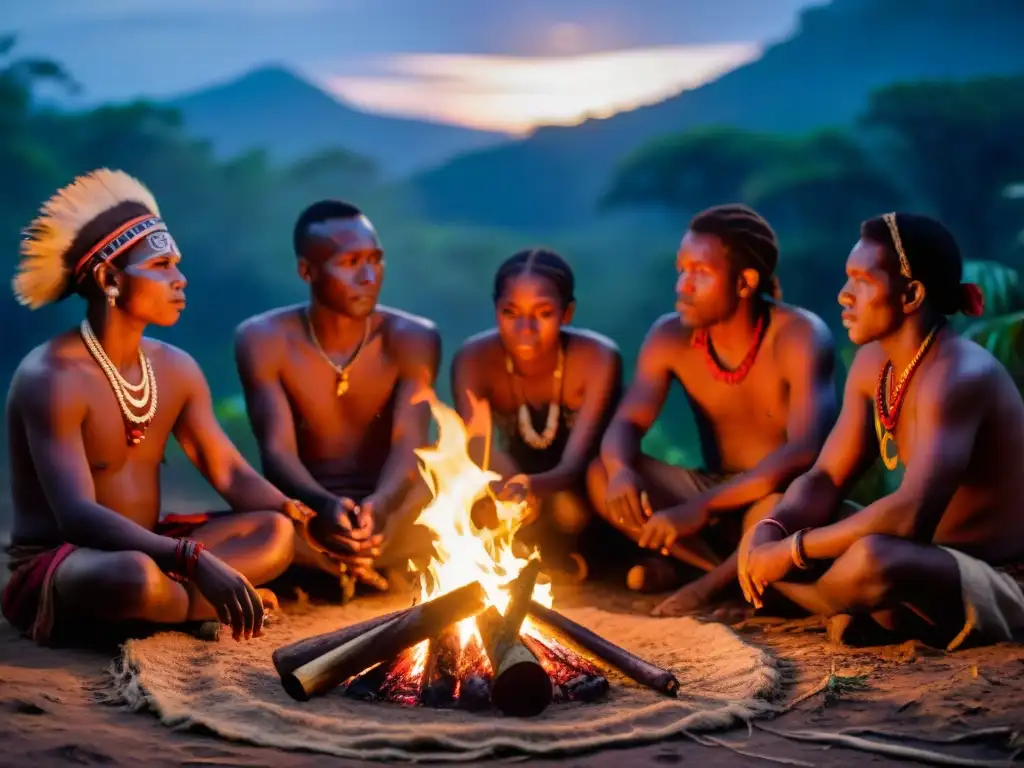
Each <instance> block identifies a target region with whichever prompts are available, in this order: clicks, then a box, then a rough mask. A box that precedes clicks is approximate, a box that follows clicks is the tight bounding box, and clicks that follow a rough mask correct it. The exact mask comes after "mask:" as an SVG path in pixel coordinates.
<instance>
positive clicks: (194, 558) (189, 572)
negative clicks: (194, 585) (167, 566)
mask: <svg viewBox="0 0 1024 768" xmlns="http://www.w3.org/2000/svg"><path fill="white" fill-rule="evenodd" d="M189 543H190V544H191V545H192V551H191V552H189V555H188V562H187V563H186V565H185V578H187V579H188V580H189V581H191V580H192V579H194V578H195V576H196V568H198V567H199V553H200V552H202V551H203V549H204V547H203V545H202V544H200V543H199V542H198V541H191V542H189Z"/></svg>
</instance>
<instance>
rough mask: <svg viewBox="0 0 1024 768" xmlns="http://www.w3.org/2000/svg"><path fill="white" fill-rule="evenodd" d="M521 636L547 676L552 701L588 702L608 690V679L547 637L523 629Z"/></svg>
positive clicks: (595, 699) (587, 662) (579, 657)
mask: <svg viewBox="0 0 1024 768" xmlns="http://www.w3.org/2000/svg"><path fill="white" fill-rule="evenodd" d="M522 640H523V643H524V644H525V645H526V647H527V648H529V649H530V650H531V651H533V654H534V655H535V656H536V657H537V659H538V661H540V663H541V666H543V667H544V671H546V672H547V673H548V677H550V678H551V682H552V683H553V684H554V701H557V702H563V701H582V702H591V701H597V700H598V699H600V698H601V697H602V696H604V695H605V694H606V693H608V689H609V687H610V686H609V684H608V679H607V678H606V677H605V676H604V675H602V674H601V673H600V671H599V670H598V669H597V667H595V666H594V665H593V664H591V663H590V662H589V661H587V660H586V659H584V658H583V657H581V656H577V655H576V654H575V653H573V652H572V651H570V650H569V649H568V648H565V647H563V646H561V645H559V644H558V643H556V642H554V641H553V640H551V639H548V638H545V639H543V640H542V639H541V638H539V637H534V636H532V635H528V634H525V633H524V634H523V635H522Z"/></svg>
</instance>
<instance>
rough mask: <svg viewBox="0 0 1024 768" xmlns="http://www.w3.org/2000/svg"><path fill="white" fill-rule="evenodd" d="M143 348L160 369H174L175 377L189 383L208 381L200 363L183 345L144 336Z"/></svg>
mask: <svg viewBox="0 0 1024 768" xmlns="http://www.w3.org/2000/svg"><path fill="white" fill-rule="evenodd" d="M142 348H143V349H144V350H145V352H146V354H147V355H149V358H150V359H151V360H153V361H154V362H155V363H156V364H157V366H158V368H159V369H162V370H164V371H173V373H174V375H175V377H179V378H180V379H181V380H183V381H187V382H189V383H198V382H202V383H205V382H206V376H205V375H204V374H203V371H202V369H201V368H200V367H199V363H198V362H196V359H195V358H194V357H192V355H190V354H189V353H188V352H186V351H185V350H183V349H182V348H181V347H176V346H174V345H173V344H168V343H167V342H165V341H158V340H157V339H150V338H143V340H142Z"/></svg>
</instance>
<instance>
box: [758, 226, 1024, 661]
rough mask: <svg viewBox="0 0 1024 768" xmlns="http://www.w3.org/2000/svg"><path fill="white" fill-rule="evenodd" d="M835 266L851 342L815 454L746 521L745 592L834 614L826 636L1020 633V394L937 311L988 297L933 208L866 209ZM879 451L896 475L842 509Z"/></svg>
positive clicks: (974, 306) (1023, 549) (929, 638)
mask: <svg viewBox="0 0 1024 768" xmlns="http://www.w3.org/2000/svg"><path fill="white" fill-rule="evenodd" d="M846 274H847V281H846V285H845V286H844V287H843V290H842V292H841V293H840V294H839V303H840V304H841V305H842V307H843V325H844V326H846V328H847V329H848V332H849V335H850V340H851V341H852V342H853V343H855V344H857V345H860V347H861V349H860V350H859V351H858V352H857V356H856V358H855V359H854V362H853V365H852V367H851V370H850V373H849V377H848V378H847V381H846V394H845V399H844V400H843V408H842V412H841V413H840V415H839V421H838V422H837V423H836V425H835V428H834V429H833V430H832V434H831V435H829V438H828V441H827V442H826V443H825V447H824V449H823V450H822V452H821V456H819V457H818V460H817V461H816V462H815V464H814V466H813V467H812V468H811V469H810V471H808V472H807V473H806V474H805V475H803V476H802V477H800V478H798V479H797V480H795V481H794V482H793V484H792V485H791V486H790V488H789V490H787V492H786V494H785V496H784V497H783V499H782V501H781V502H780V503H779V505H778V506H777V507H776V509H775V511H774V513H773V516H772V518H770V519H765V520H764V521H763V523H764V524H763V525H758V526H757V527H756V528H755V529H754V530H752V531H751V532H749V533H748V534H747V536H746V537H745V540H744V543H743V545H742V546H741V555H740V574H739V578H740V585H741V587H742V589H743V592H744V595H745V596H746V597H747V599H748V600H750V601H751V602H752V603H753V604H754V605H755V606H761V605H762V597H763V596H764V593H765V589H766V588H767V587H769V586H775V587H777V588H778V591H779V592H780V593H782V594H783V595H784V596H786V597H787V598H789V599H790V600H792V601H795V602H796V603H798V604H799V605H801V606H803V607H804V608H806V609H807V610H808V611H810V612H811V613H814V614H818V615H822V616H829V617H835V620H834V621H833V622H832V626H831V627H830V630H831V631H832V634H833V637H834V638H835V639H846V640H850V641H854V642H857V641H858V639H859V640H862V641H870V640H869V638H868V637H865V636H864V635H863V633H858V632H857V628H858V627H859V628H860V629H861V630H866V631H868V632H871V633H872V634H874V635H876V639H877V635H878V634H881V635H882V636H883V637H884V638H885V640H886V641H892V640H895V639H899V638H900V637H908V636H909V637H917V638H919V639H922V640H924V641H926V642H928V643H930V644H932V645H936V646H939V647H942V646H945V647H948V648H950V649H952V648H955V647H957V646H958V645H960V644H961V643H962V642H963V641H964V640H966V639H968V638H970V639H972V640H976V641H980V642H986V641H988V642H999V641H1003V640H1011V639H1016V640H1024V592H1022V591H1021V586H1020V582H1021V581H1024V569H1022V568H1021V567H1020V564H1021V563H1024V514H1021V499H1022V498H1024V461H1022V458H1021V457H1022V456H1024V401H1022V400H1021V395H1020V392H1019V391H1018V389H1017V387H1016V386H1015V384H1014V382H1013V380H1012V379H1011V378H1010V376H1009V375H1008V374H1007V372H1006V370H1005V369H1004V368H1003V367H1002V365H1000V364H999V362H998V361H997V360H995V359H994V358H993V357H992V356H991V355H990V354H989V353H988V352H987V351H986V350H984V349H983V348H981V347H980V346H978V345H977V344H975V343H973V342H971V341H968V340H966V339H964V338H961V337H959V336H957V334H956V333H955V332H954V331H953V329H952V328H950V327H949V325H948V322H947V318H948V316H950V315H954V314H956V313H957V312H965V313H967V314H970V315H977V314H980V313H981V309H982V306H983V299H982V297H981V293H980V291H979V290H978V289H977V287H976V286H973V285H964V284H961V282H960V280H961V275H962V264H961V259H960V251H959V249H958V247H957V244H956V241H955V240H954V239H953V236H952V235H951V234H950V233H949V231H948V230H947V229H946V228H945V227H944V226H943V225H942V224H940V223H939V222H937V221H935V220H933V219H930V218H928V217H925V216H916V215H912V214H906V213H900V214H895V213H889V214H886V215H885V216H881V217H879V218H875V219H871V220H869V221H867V222H865V223H864V224H863V225H862V227H861V236H860V240H859V241H858V242H857V244H856V246H855V247H854V249H853V251H852V252H851V253H850V256H849V258H848V259H847V262H846ZM872 425H873V426H872ZM876 439H877V443H876V442H875V441H876ZM876 451H877V452H878V453H880V454H881V459H882V463H883V465H884V467H885V468H886V469H887V470H889V471H891V472H895V473H898V475H897V478H898V479H899V481H900V482H899V487H898V488H897V490H895V491H894V492H893V493H890V494H889V495H887V496H884V497H883V498H881V499H879V500H878V501H875V502H873V503H872V504H870V505H868V506H867V507H865V508H864V509H862V510H860V511H858V512H856V513H854V514H853V515H849V516H845V517H844V516H841V515H838V514H837V513H836V506H837V501H838V500H839V499H840V498H841V497H842V491H843V489H845V488H847V487H849V486H850V485H852V484H853V483H854V482H855V481H856V479H857V477H858V475H859V474H861V473H862V472H863V471H864V470H865V469H866V468H867V467H868V466H870V465H871V464H872V463H873V462H874V461H876V460H877V459H878V453H876ZM791 534H792V535H791ZM1015 565H1016V568H1015V567H1014V566H1015ZM1014 572H1016V573H1017V574H1018V575H1017V578H1016V579H1015V578H1013V576H1012V575H1011V574H1012V573H1014ZM801 582H802V583H801ZM958 598H962V599H958ZM869 615H870V617H871V618H873V619H874V621H871V620H870V619H867V620H866V621H854V619H855V618H857V619H859V618H860V617H864V618H865V619H866V618H867V616H869ZM851 624H852V625H853V626H851ZM847 630H848V631H847ZM858 634H860V638H858V637H857V635H858Z"/></svg>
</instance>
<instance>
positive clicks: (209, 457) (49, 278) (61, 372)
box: [0, 169, 312, 644]
mask: <svg viewBox="0 0 1024 768" xmlns="http://www.w3.org/2000/svg"><path fill="white" fill-rule="evenodd" d="M22 254H23V258H22V261H21V265H20V270H19V274H18V276H17V277H16V278H15V281H14V288H15V293H16V295H17V297H18V299H19V301H20V302H21V303H22V304H26V305H28V306H29V307H32V308H33V309H35V308H38V307H41V306H44V305H46V304H50V303H52V302H55V301H59V300H61V299H64V298H65V297H67V296H69V295H71V294H72V293H78V294H80V295H81V296H83V297H84V298H85V300H86V302H87V308H86V316H85V319H84V320H83V321H82V323H81V326H80V327H79V328H76V329H74V330H69V331H67V332H65V333H63V334H61V335H59V336H57V337H56V338H54V339H52V340H51V341H49V342H47V343H46V344H43V345H42V346H40V347H37V348H36V349H34V350H32V351H31V352H29V353H28V355H26V356H25V358H24V359H23V360H22V362H21V364H20V365H19V366H18V369H17V371H16V373H15V375H14V379H13V381H12V383H11V390H10V394H9V396H8V400H7V424H8V440H9V451H10V461H11V472H10V476H11V483H12V492H13V500H14V525H13V531H12V540H11V551H10V555H11V560H10V567H11V570H12V574H11V579H10V581H9V583H8V585H7V587H6V588H5V590H4V592H3V595H2V597H0V600H2V609H3V613H4V616H6V617H7V620H8V621H9V622H10V623H11V624H12V625H13V626H15V627H16V628H18V629H19V630H21V631H22V632H24V633H25V634H27V635H29V636H30V637H32V638H33V639H34V640H36V641H37V642H39V643H43V644H48V643H60V642H62V641H66V640H69V639H71V638H73V637H74V638H77V637H79V636H80V633H81V632H82V631H83V630H86V629H88V628H89V627H91V626H96V625H97V624H98V622H97V619H99V620H102V621H105V622H115V623H116V624H117V625H118V626H124V624H125V623H127V622H132V623H134V622H137V621H142V622H155V623H159V624H181V623H184V622H186V621H192V620H208V619H217V618H219V619H220V620H221V621H222V622H223V623H225V624H229V625H231V627H232V630H233V634H234V637H235V639H236V640H237V639H239V638H241V637H243V636H244V637H245V638H250V637H252V636H256V635H259V634H260V631H261V627H262V623H263V616H264V611H263V601H262V597H261V595H260V594H259V592H258V591H257V590H256V589H254V586H253V585H258V584H264V583H266V582H268V581H270V580H272V579H273V578H275V577H276V576H278V575H279V574H281V573H282V572H283V571H284V570H285V569H286V568H287V567H288V565H289V564H290V563H291V561H292V556H293V539H294V531H293V522H292V520H293V519H305V518H306V517H307V516H308V515H309V514H312V513H311V512H310V511H309V510H308V509H305V508H303V507H302V506H301V505H297V504H296V503H295V502H291V501H289V499H288V498H287V497H285V496H284V495H283V494H282V493H281V492H280V491H278V490H277V489H276V488H275V487H274V486H272V485H271V484H270V483H269V482H267V481H266V480H265V479H264V478H263V477H261V476H260V475H259V474H258V473H257V472H256V471H254V470H253V469H252V467H250V466H249V465H248V464H247V463H246V462H245V460H244V459H243V458H242V456H241V455H240V454H239V452H238V451H237V450H236V449H235V447H234V446H233V445H232V444H231V442H230V441H229V440H228V438H227V436H226V435H225V434H224V432H223V431H222V430H221V428H220V426H219V425H218V423H217V421H216V419H215V418H214V414H213V407H212V403H211V398H210V391H209V388H208V386H207V383H206V380H205V378H204V376H203V374H202V372H201V371H200V370H199V367H198V366H197V365H196V363H195V361H194V360H193V359H192V358H191V357H189V356H188V355H187V354H185V353H184V352H182V351H181V350H180V349H176V348H174V347H172V346H170V345H169V344H163V343H161V342H158V341H154V340H152V339H148V338H144V337H143V332H144V331H145V328H146V326H147V325H149V324H155V325H158V326H171V325H174V324H175V323H176V322H177V320H178V318H179V316H180V315H181V312H182V311H183V310H184V308H185V284H186V281H185V277H184V275H183V274H182V273H181V270H180V268H179V262H180V260H181V254H180V253H179V252H178V249H177V246H176V245H175V243H174V240H173V239H172V238H171V236H170V234H169V233H168V231H167V226H166V225H165V224H164V222H163V221H162V220H161V219H160V216H159V212H158V210H157V206H156V202H155V200H154V199H153V197H152V195H151V194H150V193H149V191H148V190H146V189H145V188H144V187H143V186H142V185H141V184H140V183H139V182H138V181H136V180H135V179H133V178H131V177H130V176H128V175H127V174H125V173H122V172H120V171H109V170H106V169H103V170H99V171H95V172H93V173H90V174H88V175H86V176H83V177H81V178H78V179H76V180H75V182H74V183H73V184H71V185H70V186H68V187H65V188H64V189H62V190H60V191H59V192H57V193H56V194H55V195H54V196H53V197H52V198H51V199H50V200H49V201H48V202H47V203H46V205H45V206H44V207H43V209H42V213H41V214H40V216H39V218H37V219H36V220H35V221H34V222H33V223H32V226H31V228H30V229H29V236H28V238H27V239H26V240H25V241H24V243H23V245H22ZM158 393H159V403H158V398H157V395H158ZM172 433H173V435H174V437H175V438H176V439H177V440H178V442H179V443H180V444H181V446H182V448H183V449H184V451H185V453H186V455H187V456H188V457H189V459H191V461H192V462H193V463H194V464H195V465H196V467H197V468H198V469H199V470H200V471H201V472H202V473H203V475H204V476H205V477H206V478H207V480H208V481H209V482H210V484H211V485H212V486H213V487H214V489H215V490H216V491H217V492H218V493H219V494H220V495H221V496H222V497H224V499H225V500H226V501H227V502H228V504H229V505H230V507H231V509H232V512H233V513H225V514H221V515H216V516H210V515H198V516H193V517H191V518H189V517H188V516H186V519H180V520H169V519H167V518H165V519H164V520H163V521H160V520H159V517H160V463H161V460H162V459H163V456H164V451H165V449H166V447H167V441H168V438H169V437H170V436H171V434H172ZM290 518H291V519H290Z"/></svg>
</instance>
